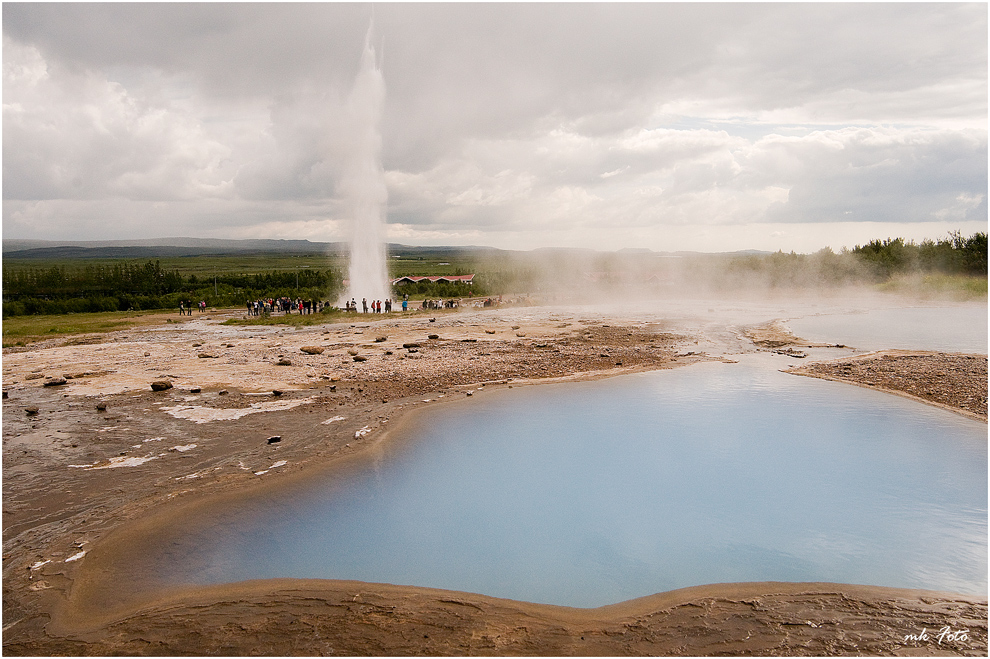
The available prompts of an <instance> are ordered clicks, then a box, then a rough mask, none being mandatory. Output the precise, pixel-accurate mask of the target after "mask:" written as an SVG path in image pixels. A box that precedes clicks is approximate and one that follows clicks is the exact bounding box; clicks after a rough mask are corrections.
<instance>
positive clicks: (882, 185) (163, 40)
mask: <svg viewBox="0 0 990 659" xmlns="http://www.w3.org/2000/svg"><path fill="white" fill-rule="evenodd" d="M372 14H373V15H374V28H373V35H374V36H373V38H372V40H373V43H374V44H375V45H376V48H377V51H378V55H379V58H380V59H381V61H382V68H383V73H384V78H385V85H386V100H385V113H384V117H383V120H382V126H381V131H382V139H383V154H384V155H383V157H384V163H383V165H384V168H385V172H386V181H387V184H388V193H389V206H388V222H389V226H388V237H389V240H391V241H393V242H402V243H406V244H476V245H492V246H496V247H504V248H516V249H530V248H534V247H541V246H568V247H591V248H596V249H619V248H623V247H649V248H652V249H657V250H677V249H695V250H708V251H714V250H719V251H721V250H735V249H748V248H756V249H784V250H796V251H813V250H816V249H818V248H820V247H823V246H825V245H829V246H831V247H833V248H835V249H839V248H840V247H842V246H848V247H852V246H853V245H854V244H857V243H863V242H865V241H867V240H870V239H871V238H878V237H880V238H883V237H887V236H904V237H907V238H914V239H921V238H924V237H931V238H938V237H942V236H944V235H946V234H947V233H948V232H949V231H951V230H957V229H958V230H961V231H963V233H966V234H969V233H971V232H973V231H985V230H986V227H987V5H986V4H985V3H972V4H941V3H939V4H914V3H912V4H889V3H879V4H773V3H771V4H752V5H751V4H741V3H729V4H709V3H699V4H681V3H676V4H574V5H571V4H467V3H466V4H442V5H437V4H429V5H426V4H414V3H400V4H376V5H375V6H374V8H373V9H372V7H371V6H370V5H363V4H323V3H311V4H306V3H304V4H254V3H247V4H181V5H180V4H146V3H140V4H116V3H112V4H100V5H90V4H64V5H62V4H49V3H42V4H19V3H14V4H11V3H5V4H4V6H3V76H4V77H3V198H4V201H3V235H4V237H5V238H46V239H66V240H68V239H73V240H86V239H93V240H96V239H114V238H121V239H122V238H155V237H165V236H193V237H213V238H306V239H310V240H320V241H334V240H343V239H346V237H347V236H348V235H349V232H348V228H347V222H348V220H349V209H348V208H346V206H345V205H344V204H342V203H341V202H340V200H339V197H340V190H339V187H340V178H341V174H342V172H343V171H344V170H345V169H346V168H345V164H344V163H343V162H342V161H343V159H344V157H345V154H347V153H348V149H349V139H350V133H349V130H350V129H349V124H348V116H347V108H346V102H347V97H348V94H349V92H350V88H351V84H352V82H353V79H354V76H355V74H356V72H357V68H358V62H359V58H360V56H361V50H362V46H363V43H364V38H365V34H366V32H367V30H368V26H369V22H370V21H371V19H372Z"/></svg>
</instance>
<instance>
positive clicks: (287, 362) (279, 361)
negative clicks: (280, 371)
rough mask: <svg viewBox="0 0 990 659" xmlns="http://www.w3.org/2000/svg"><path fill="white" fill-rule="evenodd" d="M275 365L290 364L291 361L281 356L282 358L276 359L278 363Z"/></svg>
mask: <svg viewBox="0 0 990 659" xmlns="http://www.w3.org/2000/svg"><path fill="white" fill-rule="evenodd" d="M277 365H278V366H292V361H290V360H289V359H287V358H285V357H283V358H282V359H280V360H278V364H277Z"/></svg>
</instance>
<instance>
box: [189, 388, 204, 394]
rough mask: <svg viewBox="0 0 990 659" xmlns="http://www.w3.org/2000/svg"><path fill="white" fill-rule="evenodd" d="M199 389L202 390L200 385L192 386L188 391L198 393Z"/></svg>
mask: <svg viewBox="0 0 990 659" xmlns="http://www.w3.org/2000/svg"><path fill="white" fill-rule="evenodd" d="M201 391H202V389H201V388H200V387H193V388H192V389H190V390H189V393H191V394H198V393H199V392H201Z"/></svg>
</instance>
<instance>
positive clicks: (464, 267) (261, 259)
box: [4, 253, 478, 282]
mask: <svg viewBox="0 0 990 659" xmlns="http://www.w3.org/2000/svg"><path fill="white" fill-rule="evenodd" d="M148 261H159V262H160V263H161V266H162V268H163V269H165V270H178V272H179V274H181V275H182V276H183V277H189V275H196V277H197V278H198V279H199V280H200V281H204V282H210V281H212V280H213V275H214V274H217V275H220V276H223V275H254V274H258V273H264V272H271V271H286V270H288V271H290V272H291V271H295V270H297V269H298V270H303V269H312V270H327V269H328V268H337V269H338V270H339V271H340V272H342V273H344V277H346V276H347V274H346V273H347V264H348V259H347V257H345V256H339V255H335V254H220V255H215V256H162V257H144V258H127V259H120V258H94V259H81V258H73V259H16V258H8V257H4V267H7V268H13V269H28V268H37V269H43V270H46V269H49V268H53V267H59V268H65V269H66V270H70V271H71V270H77V269H78V270H81V269H83V268H85V267H86V266H98V265H103V266H112V265H115V264H119V263H122V262H127V263H138V264H144V263H147V262H148ZM441 263H446V264H448V265H441ZM477 269H478V263H477V260H476V259H475V258H473V257H472V256H470V255H460V254H456V253H455V254H449V255H427V256H402V255H391V256H390V257H389V258H388V271H389V276H391V277H404V276H407V275H414V276H428V275H452V274H455V272H457V271H463V272H464V273H466V274H471V273H473V272H475V271H476V270H477Z"/></svg>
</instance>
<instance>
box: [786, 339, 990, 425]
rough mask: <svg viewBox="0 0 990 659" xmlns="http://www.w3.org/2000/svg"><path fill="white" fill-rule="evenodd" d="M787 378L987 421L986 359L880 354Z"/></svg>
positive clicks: (813, 367) (894, 352) (825, 365)
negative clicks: (840, 385)
mask: <svg viewBox="0 0 990 659" xmlns="http://www.w3.org/2000/svg"><path fill="white" fill-rule="evenodd" d="M788 373H795V374H798V375H808V376H811V377H816V378H823V379H826V380H838V381H841V382H851V383H854V384H859V385H863V386H866V387H869V388H872V389H879V390H882V391H888V392H891V393H896V394H899V395H902V396H907V397H909V398H915V399H918V400H922V401H924V402H926V403H931V404H934V405H938V406H940V407H944V408H946V409H951V410H953V411H956V412H960V413H962V414H966V415H967V416H972V417H974V418H978V419H982V420H984V421H986V420H987V356H986V355H962V354H949V353H943V352H919V351H907V350H885V351H883V352H877V353H870V354H868V355H860V356H857V357H853V358H849V359H839V360H834V361H827V362H817V363H814V364H808V365H807V366H802V367H799V368H794V369H790V370H789V371H788Z"/></svg>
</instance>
